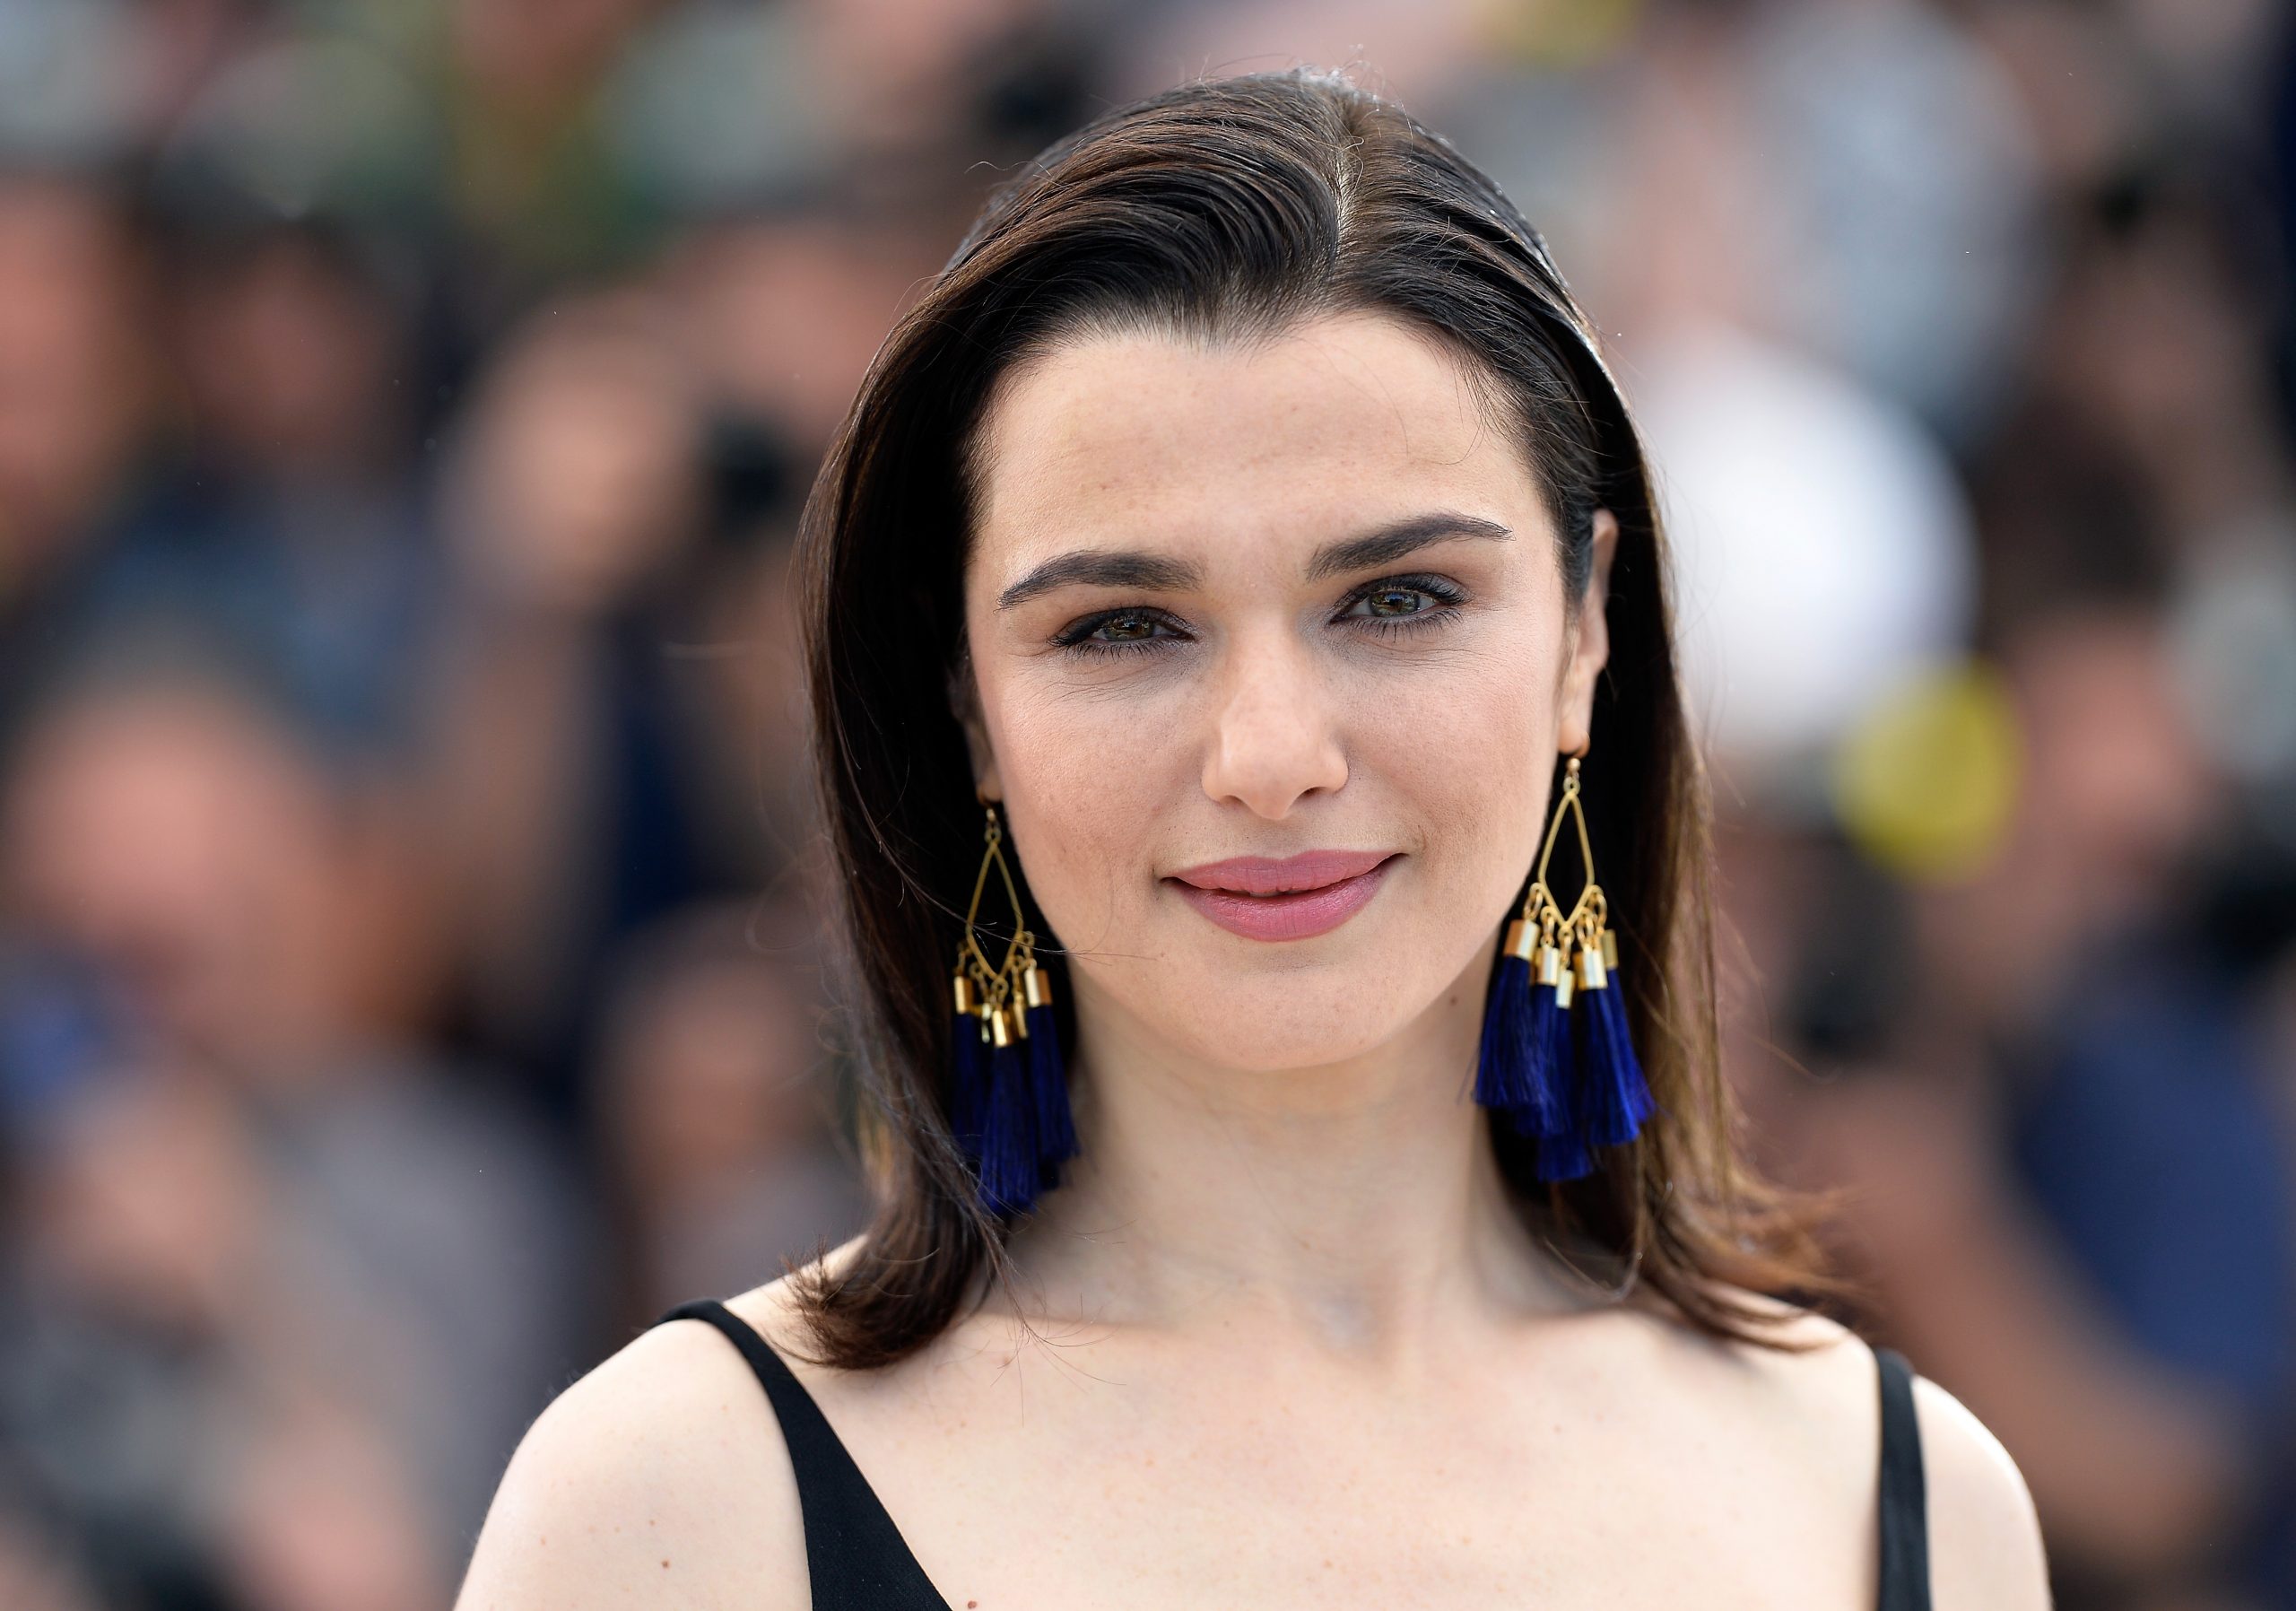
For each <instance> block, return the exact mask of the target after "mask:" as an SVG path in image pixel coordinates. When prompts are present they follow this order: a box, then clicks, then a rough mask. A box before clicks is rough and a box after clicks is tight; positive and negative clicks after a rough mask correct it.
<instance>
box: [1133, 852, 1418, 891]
mask: <svg viewBox="0 0 2296 1611" xmlns="http://www.w3.org/2000/svg"><path fill="white" fill-rule="evenodd" d="M1394 854H1395V852H1394V851H1392V850H1302V851H1300V853H1299V854H1298V855H1297V856H1285V857H1281V858H1275V857H1267V856H1231V857H1230V858H1228V859H1227V860H1225V861H1207V862H1205V863H1204V864H1203V865H1201V866H1193V867H1182V868H1181V869H1180V870H1179V871H1178V872H1177V873H1174V874H1173V875H1172V876H1173V877H1174V878H1177V879H1178V880H1179V881H1180V882H1181V883H1182V884H1194V885H1195V886H1196V888H1198V889H1200V890H1231V891H1233V892H1235V893H1238V894H1244V895H1274V894H1281V893H1285V892H1288V891H1294V890H1318V889H1321V888H1323V887H1324V886H1325V885H1326V884H1337V883H1338V882H1339V881H1340V880H1341V879H1343V878H1353V877H1356V876H1358V875H1361V874H1364V873H1368V872H1370V870H1371V869H1372V868H1373V867H1376V866H1378V865H1379V864H1380V863H1381V862H1383V861H1385V860H1387V858H1388V857H1390V856H1392V855H1394Z"/></svg>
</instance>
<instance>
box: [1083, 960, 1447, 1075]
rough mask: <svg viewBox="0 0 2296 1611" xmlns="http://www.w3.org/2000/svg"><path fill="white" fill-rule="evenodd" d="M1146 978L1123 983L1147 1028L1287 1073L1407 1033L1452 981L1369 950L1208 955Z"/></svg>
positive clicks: (1220, 1058)
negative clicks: (1251, 966) (1338, 956)
mask: <svg viewBox="0 0 2296 1611" xmlns="http://www.w3.org/2000/svg"><path fill="white" fill-rule="evenodd" d="M1207 949H1209V948H1207ZM1175 974H1178V975H1180V976H1182V977H1183V978H1184V979H1185V981H1186V982H1184V983H1182V982H1180V980H1177V979H1175V978H1174V977H1173V975H1175ZM1146 982H1147V981H1145V980H1142V979H1140V978H1139V977H1137V976H1135V977H1133V978H1132V979H1129V980H1123V981H1121V983H1120V984H1119V985H1118V989H1119V990H1120V991H1121V997H1122V1002H1121V1005H1122V1007H1123V1010H1125V1011H1126V1013H1127V1014H1130V1015H1131V1016H1132V1017H1133V1018H1134V1019H1135V1021H1136V1022H1137V1023H1139V1024H1140V1025H1141V1026H1142V1032H1144V1034H1147V1035H1150V1036H1152V1037H1153V1038H1154V1039H1156V1040H1158V1041H1162V1042H1165V1043H1166V1044H1169V1045H1170V1046H1172V1047H1173V1048H1175V1049H1178V1050H1179V1051H1180V1052H1182V1053H1183V1054H1184V1055H1185V1056H1187V1057H1189V1058H1193V1059H1196V1060H1198V1061H1201V1062H1204V1063H1206V1064H1209V1065H1212V1066H1213V1067H1223V1068H1231V1069H1233V1070H1235V1071H1236V1072H1238V1073H1239V1074H1281V1073H1284V1072H1287V1071H1291V1070H1300V1071H1308V1070H1312V1069H1316V1068H1321V1067H1330V1066H1331V1065H1334V1064H1337V1063H1344V1062H1346V1061H1348V1060H1350V1059H1352V1058H1360V1057H1363V1056H1365V1055H1366V1054H1368V1053H1370V1052H1373V1051H1376V1050H1378V1049H1379V1048H1380V1047H1382V1046H1385V1045H1387V1043H1388V1042H1390V1041H1394V1040H1395V1039H1396V1037H1397V1036H1399V1035H1403V1034H1405V1033H1407V1032H1410V1031H1411V1029H1412V1028H1413V1025H1414V1024H1416V1023H1419V1022H1420V1021H1421V1019H1422V1017H1423V1016H1424V1014H1426V1012H1427V1010H1428V1008H1429V1007H1430V1006H1432V1005H1433V1004H1434V1003H1435V1002H1436V1001H1438V1000H1439V998H1440V997H1441V996H1442V994H1443V991H1444V989H1445V988H1446V987H1448V985H1449V984H1450V983H1451V982H1452V980H1451V978H1450V977H1449V976H1448V975H1447V976H1443V977H1437V971H1435V970H1429V971H1428V976H1427V977H1426V978H1425V979H1409V980H1405V979H1399V978H1398V977H1397V976H1396V968H1395V966H1394V964H1393V962H1391V961H1389V960H1388V959H1387V958H1386V957H1384V956H1381V955H1378V954H1372V953H1369V952H1367V953H1364V954H1358V955H1355V956H1352V957H1349V958H1346V959H1344V960H1316V959H1312V958H1310V957H1309V956H1306V955H1300V954H1294V955H1293V956H1291V957H1289V958H1274V957H1271V958H1270V959H1268V965H1263V966H1262V967H1261V968H1259V969H1256V970H1244V969H1239V968H1238V967H1237V966H1236V965H1235V961H1234V959H1233V957H1232V956H1231V955H1227V954H1222V955H1219V956H1213V955H1206V956H1205V957H1203V958H1202V959H1201V960H1200V961H1192V962H1190V964H1189V965H1188V966H1187V968H1185V969H1176V970H1171V971H1170V972H1167V973H1165V974H1164V975H1163V976H1162V977H1160V978H1159V979H1158V980H1156V981H1155V988H1150V989H1142V988H1140V987H1141V986H1142V985H1143V984H1144V983H1146ZM1176 983H1177V984H1178V985H1179V988H1173V986H1174V985H1175V984H1176Z"/></svg>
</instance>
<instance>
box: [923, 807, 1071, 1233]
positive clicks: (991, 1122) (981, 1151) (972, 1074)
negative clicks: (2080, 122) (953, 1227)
mask: <svg viewBox="0 0 2296 1611" xmlns="http://www.w3.org/2000/svg"><path fill="white" fill-rule="evenodd" d="M983 804H984V805H987V802H985V801H984V802H983ZM987 812H988V822H987V827H986V829H985V830H984V831H983V837H984V840H985V849H983V851H982V855H981V858H980V875H979V876H978V877H977V878H975V879H974V880H973V885H972V904H971V906H970V908H968V909H967V910H966V912H965V937H964V940H963V942H962V944H961V945H959V947H958V950H957V962H956V969H955V971H954V974H953V976H952V980H951V981H950V993H951V998H952V1006H953V1007H954V1009H955V1021H954V1022H953V1023H952V1024H951V1025H950V1030H949V1040H950V1049H949V1082H950V1102H949V1109H950V1118H951V1121H952V1124H953V1126H954V1128H955V1130H956V1135H957V1142H958V1145H959V1146H960V1147H961V1149H962V1150H963V1152H964V1154H965V1156H966V1159H967V1160H968V1161H969V1162H970V1163H971V1164H972V1167H973V1171H974V1175H975V1178H976V1179H977V1180H978V1183H979V1189H980V1197H981V1202H982V1204H983V1206H986V1207H987V1209H988V1211H989V1212H990V1213H992V1214H998V1215H1004V1214H1013V1213H1018V1212H1020V1211H1022V1209H1025V1208H1028V1207H1031V1206H1033V1205H1034V1203H1035V1201H1036V1199H1037V1197H1038V1196H1039V1194H1040V1193H1042V1192H1046V1191H1049V1190H1051V1189H1053V1188H1054V1187H1056V1186H1057V1185H1058V1184H1059V1183H1060V1166H1061V1164H1062V1163H1065V1162H1066V1161H1067V1160H1068V1159H1070V1158H1073V1157H1074V1156H1075V1155H1076V1128H1075V1124H1074V1119H1073V1118H1072V1116H1071V1115H1070V1112H1069V1109H1068V1073H1067V1067H1066V1065H1065V1063H1064V1062H1063V1061H1062V1059H1061V1056H1060V1034H1059V1029H1058V1026H1057V1023H1056V1021H1055V1018H1054V1015H1053V1009H1052V978H1051V975H1049V974H1048V973H1047V972H1046V971H1044V970H1043V969H1042V968H1040V967H1039V966H1038V965H1037V959H1036V936H1035V935H1034V934H1032V933H1031V932H1030V930H1029V927H1028V922H1027V919H1025V917H1024V916H1023V915H1022V910H1021V892H1020V888H1019V886H1018V885H1017V884H1014V883H1013V869H1012V866H1010V864H1008V863H1007V862H1006V861H1005V852H1004V843H1005V830H1004V825H1003V823H1000V822H999V821H998V820H997V816H996V806H995V805H987ZM992 866H993V867H995V868H996V871H997V873H998V874H999V875H1000V876H1001V877H1002V879H1003V881H1004V884H1005V897H1006V899H1008V900H1009V901H1011V902H1012V904H1013V937H1012V938H1011V939H1010V940H1009V941H1007V942H1006V943H1005V954H1004V956H1003V957H1002V958H1001V959H1000V960H998V961H997V962H990V961H989V960H988V954H987V952H986V951H984V950H982V949H981V945H980V938H979V936H978V932H977V931H976V927H975V926H976V925H977V924H978V921H979V919H980V899H981V896H982V895H984V894H986V893H987V890H988V872H989V869H990V868H991V867H992Z"/></svg>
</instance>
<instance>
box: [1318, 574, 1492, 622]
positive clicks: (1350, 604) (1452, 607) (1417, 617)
mask: <svg viewBox="0 0 2296 1611" xmlns="http://www.w3.org/2000/svg"><path fill="white" fill-rule="evenodd" d="M1465 597H1466V594H1465V590H1464V589H1462V588H1460V587H1459V586H1458V584H1457V583H1456V582H1453V581H1451V580H1449V579H1447V578H1444V577H1439V576H1391V577H1387V578H1384V579H1381V580H1378V581H1376V582H1370V583H1368V584H1366V585H1365V586H1363V587H1361V588H1357V589H1356V590H1355V591H1354V592H1353V593H1352V594H1351V595H1350V596H1349V597H1348V600H1347V603H1346V604H1345V605H1344V606H1343V607H1342V608H1341V610H1340V612H1339V617H1338V618H1339V619H1340V620H1342V621H1358V622H1365V623H1370V627H1371V630H1373V631H1379V632H1395V631H1417V630H1419V629H1421V628H1424V627H1433V626H1436V625H1438V624H1439V623H1442V622H1444V621H1447V620H1448V619H1449V618H1450V617H1451V616H1453V615H1455V614H1457V605H1458V604H1459V602H1460V601H1461V600H1462V599H1464V598H1465Z"/></svg>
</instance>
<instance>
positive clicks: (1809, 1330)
mask: <svg viewBox="0 0 2296 1611" xmlns="http://www.w3.org/2000/svg"><path fill="white" fill-rule="evenodd" d="M1726 1292H1727V1295H1728V1296H1729V1297H1731V1298H1732V1299H1733V1300H1735V1301H1736V1302H1739V1303H1741V1304H1743V1305H1744V1307H1745V1308H1747V1309H1749V1310H1752V1311H1755V1312H1757V1313H1759V1314H1761V1315H1764V1316H1766V1317H1768V1322H1769V1323H1768V1325H1767V1327H1766V1328H1765V1329H1766V1334H1767V1335H1768V1336H1770V1337H1773V1338H1775V1339H1776V1340H1777V1341H1778V1342H1779V1343H1781V1344H1784V1345H1786V1346H1785V1347H1783V1348H1766V1347H1762V1346H1760V1345H1755V1344H1752V1343H1732V1344H1729V1345H1726V1348H1725V1350H1724V1352H1725V1353H1726V1354H1728V1355H1729V1356H1731V1357H1732V1358H1733V1359H1734V1360H1735V1363H1736V1364H1737V1365H1738V1366H1741V1367H1744V1372H1743V1375H1744V1380H1746V1382H1747V1392H1748V1394H1750V1395H1751V1396H1752V1404H1753V1405H1754V1406H1757V1407H1758V1409H1759V1413H1761V1415H1762V1418H1763V1421H1764V1424H1765V1425H1767V1426H1769V1427H1770V1428H1771V1429H1773V1430H1774V1431H1776V1432H1781V1433H1788V1434H1798V1435H1800V1436H1802V1437H1804V1438H1805V1439H1806V1440H1807V1441H1808V1444H1809V1447H1810V1449H1811V1450H1812V1451H1813V1454H1814V1455H1815V1456H1816V1458H1818V1459H1821V1460H1822V1461H1823V1462H1825V1464H1826V1465H1827V1467H1830V1468H1831V1469H1833V1470H1835V1471H1838V1472H1839V1474H1840V1475H1841V1476H1842V1478H1843V1480H1844V1481H1845V1482H1848V1483H1849V1484H1851V1485H1853V1486H1852V1489H1851V1491H1854V1492H1860V1493H1866V1494H1871V1493H1873V1491H1874V1488H1873V1485H1874V1482H1875V1481H1876V1480H1877V1476H1878V1466H1879V1458H1880V1452H1881V1450H1880V1437H1881V1414H1880V1380H1879V1378H1878V1376H1877V1374H1876V1366H1875V1363H1874V1352H1873V1348H1872V1346H1871V1345H1869V1344H1868V1343H1867V1342H1866V1340H1865V1338H1864V1337H1860V1336H1859V1335H1858V1334H1857V1332H1855V1331H1852V1330H1850V1329H1849V1328H1848V1327H1846V1326H1844V1325H1842V1324H1841V1323H1840V1322H1839V1321H1838V1320H1835V1319H1832V1318H1831V1317H1830V1316H1827V1315H1823V1314H1820V1313H1818V1312H1816V1311H1813V1310H1806V1309H1802V1308H1800V1307H1798V1306H1796V1305H1795V1304H1791V1303H1788V1302H1785V1301H1784V1300H1782V1299H1778V1298H1772V1297H1768V1296H1765V1295H1763V1294H1760V1293H1751V1292H1747V1291H1745V1290H1744V1289H1741V1288H1735V1287H1732V1288H1728V1289H1726ZM1913 1363H1915V1368H1916V1371H1917V1372H1918V1370H1919V1363H1918V1361H1917V1362H1913ZM1913 1401H1914V1418H1915V1421H1916V1423H1917V1424H1918V1426H1919V1428H1920V1432H1921V1453H1922V1465H1923V1476H1924V1485H1925V1489H1926V1499H1927V1516H1928V1536H1929V1564H1930V1584H1931V1594H1932V1599H1933V1602H1934V1604H1935V1606H1936V1607H1937V1608H1938V1611H1962V1608H1963V1607H1979V1606H1982V1607H1987V1611H1994V1608H1996V1607H1998V1608H1999V1611H2048V1606H2049V1589H2048V1567H2047V1563H2046V1560H2045V1557H2044V1554H2043V1551H2042V1544H2041V1531H2040V1523H2039V1518H2038V1517H2037V1515H2036V1513H2035V1511H2034V1508H2033V1500H2032V1495H2031V1493H2030V1492H2029V1491H2028V1490H2027V1488H2026V1485H2025V1479H2024V1476H2023V1475H2022V1473H2021V1472H2019V1470H2018V1469H2017V1466H2016V1463H2015V1462H2014V1461H2013V1460H2012V1459H2010V1458H2009V1453H2008V1450H2005V1449H2004V1448H2003V1447H2002V1446H2001V1442H2000V1440H1998V1439H1997V1438H1996V1437H1995V1436H1994V1435H1993V1433H1992V1432H1990V1431H1988V1430H1987V1427H1986V1426H1985V1424H1984V1423H1982V1422H1981V1421H1979V1419H1978V1418H1977V1417H1976V1416H1975V1415H1972V1414H1970V1411H1969V1409H1968V1408H1967V1407H1966V1406H1963V1405H1962V1404H1961V1401H1960V1400H1959V1399H1957V1398H1954V1397H1953V1396H1952V1394H1951V1393H1949V1392H1947V1391H1946V1390H1945V1389H1944V1388H1942V1387H1940V1386H1939V1385H1938V1384H1937V1383H1935V1382H1934V1381H1932V1380H1929V1379H1928V1378H1927V1377H1926V1376H1922V1375H1919V1374H1918V1373H1917V1374H1916V1376H1915V1378H1914V1389H1913Z"/></svg>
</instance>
